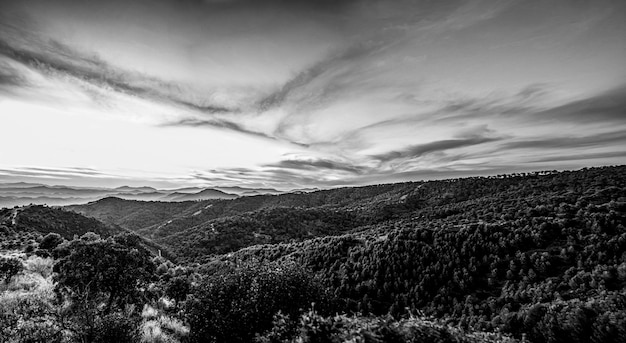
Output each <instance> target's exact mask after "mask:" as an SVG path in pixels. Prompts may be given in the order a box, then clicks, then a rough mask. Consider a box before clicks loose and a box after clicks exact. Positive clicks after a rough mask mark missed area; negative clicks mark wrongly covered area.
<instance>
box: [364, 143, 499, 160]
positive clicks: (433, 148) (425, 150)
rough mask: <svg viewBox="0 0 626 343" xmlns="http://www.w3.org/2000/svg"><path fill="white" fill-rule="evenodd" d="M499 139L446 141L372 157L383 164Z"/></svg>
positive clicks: (419, 145)
mask: <svg viewBox="0 0 626 343" xmlns="http://www.w3.org/2000/svg"><path fill="white" fill-rule="evenodd" d="M499 139H500V138H491V137H471V138H461V139H446V140H440V141H434V142H430V143H426V144H418V145H411V146H408V147H406V148H404V149H401V150H392V151H389V152H386V153H384V154H378V155H373V156H371V157H372V158H374V159H376V160H378V161H381V162H389V161H393V160H398V159H411V158H416V157H420V156H423V155H426V154H431V153H435V152H440V151H445V150H450V149H458V148H463V147H468V146H474V145H478V144H483V143H487V142H493V141H497V140H499Z"/></svg>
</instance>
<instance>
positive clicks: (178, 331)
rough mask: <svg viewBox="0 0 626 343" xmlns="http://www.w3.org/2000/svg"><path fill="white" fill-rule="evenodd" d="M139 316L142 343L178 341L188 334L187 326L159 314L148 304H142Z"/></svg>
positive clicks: (171, 342)
mask: <svg viewBox="0 0 626 343" xmlns="http://www.w3.org/2000/svg"><path fill="white" fill-rule="evenodd" d="M141 316H142V317H143V323H142V324H141V342H143V343H178V342H181V341H182V340H183V339H184V337H186V336H187V335H188V334H189V328H188V327H186V326H185V325H184V324H183V323H182V322H181V321H180V320H177V319H175V318H171V317H169V316H167V315H164V314H161V313H159V311H157V310H156V309H154V308H153V307H151V306H149V305H145V306H144V308H143V311H142V313H141Z"/></svg>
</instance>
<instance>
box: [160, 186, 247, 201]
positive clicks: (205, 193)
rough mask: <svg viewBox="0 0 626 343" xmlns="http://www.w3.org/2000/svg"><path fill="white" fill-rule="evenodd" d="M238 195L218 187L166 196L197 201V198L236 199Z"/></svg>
mask: <svg viewBox="0 0 626 343" xmlns="http://www.w3.org/2000/svg"><path fill="white" fill-rule="evenodd" d="M238 197H239V196H238V195H235V194H230V193H224V192H222V191H218V190H216V189H205V190H202V191H200V192H198V193H191V194H186V193H182V194H181V193H172V194H170V195H168V196H167V197H166V199H168V200H169V199H170V198H171V201H197V200H210V199H236V198H238Z"/></svg>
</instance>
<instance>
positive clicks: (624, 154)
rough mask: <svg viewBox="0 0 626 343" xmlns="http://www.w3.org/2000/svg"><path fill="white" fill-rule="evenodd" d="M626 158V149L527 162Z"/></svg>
mask: <svg viewBox="0 0 626 343" xmlns="http://www.w3.org/2000/svg"><path fill="white" fill-rule="evenodd" d="M625 158H626V151H611V152H598V153H586V154H580V153H578V154H571V155H563V156H550V157H544V158H538V159H534V160H531V161H529V162H532V163H535V162H560V161H583V162H588V161H590V160H598V159H601V160H611V159H621V160H622V161H623V160H624V159H625Z"/></svg>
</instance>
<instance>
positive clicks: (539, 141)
mask: <svg viewBox="0 0 626 343" xmlns="http://www.w3.org/2000/svg"><path fill="white" fill-rule="evenodd" d="M620 145H621V146H624V145H626V131H623V130H620V131H612V132H600V133H597V134H594V135H588V136H578V137H576V136H560V137H546V138H535V139H529V138H526V139H523V138H522V139H516V140H513V141H511V142H507V143H504V144H502V145H501V146H500V147H501V148H503V149H506V150H514V149H532V150H540V151H541V150H543V149H581V148H594V147H615V146H620Z"/></svg>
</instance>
